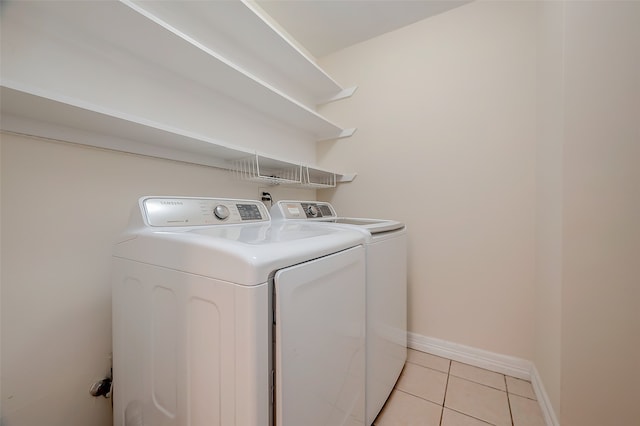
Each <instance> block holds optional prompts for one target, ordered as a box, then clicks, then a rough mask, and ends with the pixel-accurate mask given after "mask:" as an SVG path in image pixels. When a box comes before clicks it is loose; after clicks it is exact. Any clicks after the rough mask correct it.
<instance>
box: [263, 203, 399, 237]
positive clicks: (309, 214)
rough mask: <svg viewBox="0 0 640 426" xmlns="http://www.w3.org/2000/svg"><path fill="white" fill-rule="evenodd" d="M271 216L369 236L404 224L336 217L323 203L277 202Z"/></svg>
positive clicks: (382, 220) (333, 211)
mask: <svg viewBox="0 0 640 426" xmlns="http://www.w3.org/2000/svg"><path fill="white" fill-rule="evenodd" d="M271 216H272V217H273V220H274V221H283V220H284V221H294V220H297V221H309V222H331V223H338V224H344V225H353V226H357V227H359V228H360V229H361V230H363V231H365V232H368V233H370V234H380V233H383V232H390V231H397V230H400V229H403V228H404V224H403V223H402V222H398V221H396V220H387V219H365V218H355V217H338V215H337V213H336V211H335V209H334V208H333V206H332V205H331V204H329V203H327V202H323V201H289V200H284V201H278V202H277V203H276V204H275V205H274V206H273V207H271Z"/></svg>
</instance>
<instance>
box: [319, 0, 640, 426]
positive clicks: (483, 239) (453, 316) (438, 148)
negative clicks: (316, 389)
mask: <svg viewBox="0 0 640 426" xmlns="http://www.w3.org/2000/svg"><path fill="white" fill-rule="evenodd" d="M321 63H322V65H323V66H325V67H326V68H327V69H328V71H329V72H331V73H332V74H334V75H335V76H336V77H337V78H339V79H340V80H341V81H346V82H352V83H354V84H356V83H357V84H358V85H359V86H360V88H359V91H358V94H357V96H356V97H354V98H353V99H350V100H349V101H346V102H343V103H341V104H336V105H329V106H327V107H326V108H325V110H324V111H323V112H324V113H325V114H327V115H329V116H334V117H336V119H338V118H340V119H342V118H343V117H348V118H349V119H350V120H351V121H352V122H355V123H356V125H357V126H358V127H359V131H358V133H357V134H356V136H355V137H354V138H352V139H351V140H348V141H347V140H345V141H338V142H327V143H325V144H323V145H322V146H321V147H320V149H319V158H321V159H322V161H323V162H324V163H325V165H326V166H327V167H338V166H349V168H351V169H354V170H357V171H358V172H359V176H358V179H357V180H356V181H355V182H354V183H353V184H350V185H345V186H340V187H339V188H337V189H336V190H334V191H323V192H321V193H320V197H321V198H325V199H328V200H331V201H332V202H333V203H334V204H335V205H336V207H337V208H338V209H339V210H340V211H342V212H343V213H345V214H359V215H362V214H365V213H366V214H370V215H371V216H390V217H395V218H399V219H401V220H403V221H405V222H406V223H407V224H408V225H409V230H410V259H409V261H410V265H409V274H410V275H409V276H410V282H409V286H410V288H409V294H410V301H409V327H410V329H411V331H414V332H417V333H419V334H423V335H426V336H432V337H438V338H442V339H445V340H449V341H453V342H456V343H462V344H466V345H470V346H475V347H479V348H483V349H488V350H490V351H493V352H497V353H502V354H509V355H515V356H519V357H523V358H526V359H530V360H532V361H533V362H534V365H535V366H536V368H537V370H538V372H539V374H540V377H541V378H542V383H543V385H544V387H545V390H546V392H547V395H548V397H549V400H550V402H551V406H552V409H553V410H554V412H555V414H556V416H557V417H558V419H559V421H560V424H562V425H568V426H591V425H593V426H596V425H603V424H616V425H630V424H636V423H637V422H638V419H640V408H639V407H640V406H638V404H637V401H639V400H640V377H639V376H640V368H638V361H637V360H638V359H640V314H639V313H638V312H640V311H639V310H638V303H640V286H639V285H638V277H639V276H640V259H639V258H638V253H640V235H639V230H640V227H639V226H638V218H639V217H640V190H639V188H640V186H639V182H640V167H638V164H639V161H640V127H639V126H640V125H639V124H638V123H640V77H639V76H640V3H638V2H615V1H613V2H567V3H561V2H535V3H534V2H474V3H472V4H469V5H466V6H463V7H460V8H458V9H455V10H453V11H450V12H448V13H445V14H443V15H440V16H436V17H433V18H430V19H428V20H426V21H423V22H419V23H417V24H414V25H412V26H410V27H407V28H404V29H401V30H398V31H395V32H393V33H389V34H386V35H384V36H382V37H379V38H377V39H374V40H370V41H367V42H364V43H361V44H359V45H356V46H353V47H350V48H348V49H345V50H344V51H341V52H338V53H336V54H333V55H331V56H329V57H327V58H324V59H323V60H322V61H321ZM406 197H412V200H411V203H406V202H404V200H405V199H406ZM367 210H368V212H367Z"/></svg>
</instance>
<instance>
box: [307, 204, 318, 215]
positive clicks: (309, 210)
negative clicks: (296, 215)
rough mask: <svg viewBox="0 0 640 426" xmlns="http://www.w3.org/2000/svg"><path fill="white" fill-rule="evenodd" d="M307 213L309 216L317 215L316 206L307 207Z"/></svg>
mask: <svg viewBox="0 0 640 426" xmlns="http://www.w3.org/2000/svg"><path fill="white" fill-rule="evenodd" d="M307 215H308V216H311V217H317V216H318V208H317V207H316V206H309V207H307Z"/></svg>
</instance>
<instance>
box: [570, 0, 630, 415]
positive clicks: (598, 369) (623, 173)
mask: <svg viewBox="0 0 640 426" xmlns="http://www.w3.org/2000/svg"><path fill="white" fill-rule="evenodd" d="M565 9H566V10H565V27H566V28H565V78H564V79H565V144H564V158H563V169H564V181H563V190H562V191H563V200H564V208H563V222H564V225H563V261H562V265H563V287H562V386H561V387H562V400H561V409H560V411H561V423H562V425H563V426H591V425H593V426H596V425H605V424H606V425H637V424H639V423H640V404H639V402H640V363H639V360H640V223H639V220H640V3H639V2H567V4H566V6H565Z"/></svg>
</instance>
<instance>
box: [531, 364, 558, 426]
mask: <svg viewBox="0 0 640 426" xmlns="http://www.w3.org/2000/svg"><path fill="white" fill-rule="evenodd" d="M531 385H532V386H533V391H534V392H535V393H536V398H538V404H540V409H541V410H542V415H543V416H544V421H545V423H546V424H547V426H560V422H559V421H558V418H557V417H556V412H555V411H554V410H553V406H552V405H551V401H550V400H549V395H547V391H546V390H545V389H544V385H543V384H542V378H541V377H540V373H538V369H537V368H536V366H535V365H532V366H531Z"/></svg>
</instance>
